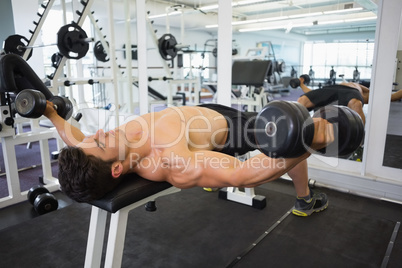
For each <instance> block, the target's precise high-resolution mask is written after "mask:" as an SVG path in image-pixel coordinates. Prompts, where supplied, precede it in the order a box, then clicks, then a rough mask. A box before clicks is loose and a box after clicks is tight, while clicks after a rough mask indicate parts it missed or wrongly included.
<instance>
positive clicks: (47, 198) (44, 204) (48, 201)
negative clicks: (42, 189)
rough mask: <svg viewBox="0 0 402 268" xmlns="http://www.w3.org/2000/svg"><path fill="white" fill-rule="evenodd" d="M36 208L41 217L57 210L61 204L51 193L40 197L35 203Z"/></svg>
mask: <svg viewBox="0 0 402 268" xmlns="http://www.w3.org/2000/svg"><path fill="white" fill-rule="evenodd" d="M33 205H34V208H35V210H36V212H38V214H39V215H43V214H45V213H48V212H51V211H54V210H56V209H57V208H58V207H59V202H58V201H57V199H56V198H55V197H54V196H53V195H52V194H50V193H45V194H41V195H38V196H37V197H36V198H35V201H34V204H33Z"/></svg>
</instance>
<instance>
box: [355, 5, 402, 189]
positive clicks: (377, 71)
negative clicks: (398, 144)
mask: <svg viewBox="0 0 402 268" xmlns="http://www.w3.org/2000/svg"><path fill="white" fill-rule="evenodd" d="M378 7H379V10H378V21H377V28H376V44H375V48H374V60H373V70H372V79H371V85H370V89H371V90H370V98H369V110H368V116H367V117H368V120H367V125H366V138H365V144H366V146H365V148H364V155H363V159H365V161H364V170H363V172H364V173H365V174H368V175H374V176H379V177H382V178H390V179H393V180H394V179H395V180H397V181H399V182H402V178H401V176H400V174H401V173H400V172H401V171H400V169H399V170H398V169H391V168H385V167H383V166H382V162H383V155H384V147H385V140H386V130H387V124H388V116H389V108H390V98H391V93H392V92H391V90H392V80H393V67H394V64H393V63H394V61H395V58H396V52H397V48H398V41H399V40H398V36H397V35H395V33H399V32H400V25H401V13H402V1H400V0H386V1H385V0H382V1H380V3H379V5H378Z"/></svg>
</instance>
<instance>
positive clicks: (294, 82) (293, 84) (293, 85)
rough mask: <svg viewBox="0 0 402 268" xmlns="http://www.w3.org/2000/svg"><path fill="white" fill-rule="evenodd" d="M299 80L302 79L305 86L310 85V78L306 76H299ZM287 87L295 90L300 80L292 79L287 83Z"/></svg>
mask: <svg viewBox="0 0 402 268" xmlns="http://www.w3.org/2000/svg"><path fill="white" fill-rule="evenodd" d="M300 78H303V79H304V82H303V83H304V84H305V85H306V86H307V85H308V84H310V76H308V75H307V74H303V75H301V76H300ZM289 85H290V87H291V88H297V87H299V86H300V79H299V78H292V79H290V81H289Z"/></svg>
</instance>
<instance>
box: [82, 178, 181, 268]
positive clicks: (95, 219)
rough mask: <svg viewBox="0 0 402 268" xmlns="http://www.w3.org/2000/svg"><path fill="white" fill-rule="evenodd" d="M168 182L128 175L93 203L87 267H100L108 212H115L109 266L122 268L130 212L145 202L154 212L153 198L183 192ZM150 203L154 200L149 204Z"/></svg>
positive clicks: (107, 250)
mask: <svg viewBox="0 0 402 268" xmlns="http://www.w3.org/2000/svg"><path fill="white" fill-rule="evenodd" d="M179 191H180V189H178V188H176V187H173V186H172V185H171V184H169V183H167V182H153V181H149V180H146V179H143V178H141V177H140V176H138V175H136V174H130V175H126V177H125V178H124V180H123V181H122V182H121V183H120V184H119V185H118V186H117V187H116V188H115V189H114V190H113V191H111V192H109V193H108V194H106V195H105V196H104V197H103V198H101V199H99V200H95V201H92V202H90V204H91V205H92V211H91V219H90V224H89V232H88V243H87V250H86V255H85V267H100V265H101V259H102V250H103V244H104V236H105V230H106V221H107V216H108V214H111V218H110V226H109V236H108V240H107V248H106V259H105V267H121V262H122V258H123V249H124V240H125V235H126V227H127V219H128V213H129V212H130V211H131V210H133V209H135V208H137V207H139V206H142V205H144V204H151V206H148V207H147V206H146V207H147V210H148V211H154V210H155V209H156V207H155V208H154V207H152V204H153V203H152V201H154V200H155V199H156V198H157V197H160V196H164V195H168V194H172V193H175V192H179ZM149 202H150V203H149Z"/></svg>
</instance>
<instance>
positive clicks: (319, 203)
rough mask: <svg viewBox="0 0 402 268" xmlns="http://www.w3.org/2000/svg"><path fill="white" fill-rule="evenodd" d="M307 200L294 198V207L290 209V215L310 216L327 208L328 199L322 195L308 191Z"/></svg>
mask: <svg viewBox="0 0 402 268" xmlns="http://www.w3.org/2000/svg"><path fill="white" fill-rule="evenodd" d="M310 196H312V197H311V198H310V199H309V200H306V199H304V198H299V197H297V198H296V202H295V206H294V207H293V209H292V213H293V214H294V215H296V216H302V217H306V216H310V215H311V214H313V212H320V211H323V210H324V209H326V208H327V207H328V197H327V195H326V194H324V193H314V192H313V191H312V190H311V189H310Z"/></svg>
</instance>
